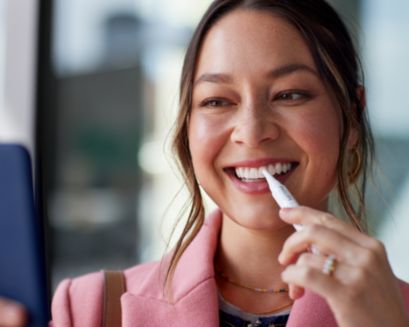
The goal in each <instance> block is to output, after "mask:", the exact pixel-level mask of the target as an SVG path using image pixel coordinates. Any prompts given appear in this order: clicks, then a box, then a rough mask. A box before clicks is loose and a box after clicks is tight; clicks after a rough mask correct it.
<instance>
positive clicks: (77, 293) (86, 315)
mask: <svg viewBox="0 0 409 327" xmlns="http://www.w3.org/2000/svg"><path fill="white" fill-rule="evenodd" d="M159 267H160V263H158V262H154V263H147V264H141V265H137V266H135V267H132V268H129V269H126V270H124V277H125V281H126V289H127V291H131V292H135V293H139V292H140V290H141V288H143V287H144V285H145V284H150V285H152V278H153V276H154V275H156V274H155V273H154V272H155V271H157V270H158V269H159ZM103 297H104V273H103V271H99V272H94V273H90V274H87V275H83V276H80V277H77V278H73V279H65V280H63V281H62V282H61V283H60V284H59V285H58V287H57V289H56V291H55V293H54V296H53V301H52V308H51V311H52V322H51V324H50V326H58V327H60V326H63V327H65V326H67V327H68V326H89V327H94V326H95V327H97V326H98V327H100V326H101V317H102V301H103Z"/></svg>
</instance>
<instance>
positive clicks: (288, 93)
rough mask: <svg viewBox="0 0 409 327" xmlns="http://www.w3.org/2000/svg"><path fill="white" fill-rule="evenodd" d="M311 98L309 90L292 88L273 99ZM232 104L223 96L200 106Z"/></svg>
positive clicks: (288, 100) (214, 106)
mask: <svg viewBox="0 0 409 327" xmlns="http://www.w3.org/2000/svg"><path fill="white" fill-rule="evenodd" d="M294 95H295V96H296V98H295V99H294V98H291V97H293V96H294ZM311 98H312V95H311V93H309V92H306V91H300V90H291V91H283V92H279V93H278V94H277V95H275V96H274V98H273V100H272V101H284V102H288V103H298V102H302V101H305V100H308V99H311ZM230 105H232V103H231V102H230V101H229V100H226V99H223V98H210V99H205V100H203V101H202V102H200V104H199V106H200V107H208V108H217V107H228V106H230Z"/></svg>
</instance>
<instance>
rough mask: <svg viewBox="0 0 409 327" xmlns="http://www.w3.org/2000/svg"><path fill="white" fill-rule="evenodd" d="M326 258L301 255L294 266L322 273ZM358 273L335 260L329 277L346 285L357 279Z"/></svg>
mask: <svg viewBox="0 0 409 327" xmlns="http://www.w3.org/2000/svg"><path fill="white" fill-rule="evenodd" d="M327 258H328V257H324V256H321V255H315V254H312V253H303V254H301V255H300V256H299V257H298V260H297V263H296V265H297V266H304V267H309V268H312V269H315V270H317V271H321V272H322V271H323V268H324V265H325V261H326V260H327ZM358 273H359V271H358V270H357V268H355V267H351V266H349V265H347V264H344V263H342V262H340V261H338V260H336V268H335V271H334V272H333V274H332V275H331V277H333V278H336V279H338V280H339V281H340V282H341V283H342V284H344V285H347V284H350V283H351V282H353V281H354V280H356V279H357V275H358Z"/></svg>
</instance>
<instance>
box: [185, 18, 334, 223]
mask: <svg viewBox="0 0 409 327" xmlns="http://www.w3.org/2000/svg"><path fill="white" fill-rule="evenodd" d="M194 80H195V82H194V88H193V102H192V108H191V116H190V121H189V144H190V151H191V155H192V160H193V166H194V170H195V174H196V177H197V179H198V181H199V183H200V184H201V186H202V187H203V189H204V190H205V191H206V193H207V194H208V195H209V196H210V197H211V198H212V199H213V201H215V203H216V204H217V205H218V206H219V208H220V209H221V210H222V212H223V213H224V215H226V216H228V217H230V218H231V219H233V220H234V221H235V222H237V223H239V224H240V225H242V226H246V227H248V228H253V229H273V228H276V227H279V226H283V224H284V223H283V222H281V221H280V220H279V219H278V218H277V212H278V211H277V206H276V204H275V202H274V200H273V199H272V198H271V195H270V192H269V190H268V186H267V183H266V182H265V180H264V179H263V178H259V177H261V175H260V171H259V168H261V167H268V169H269V170H270V172H272V173H275V174H276V175H277V176H278V178H279V179H280V180H281V181H282V182H283V183H284V184H285V185H286V186H287V187H288V188H289V190H290V191H291V192H292V193H293V195H294V196H295V198H296V199H297V200H298V202H299V203H300V204H302V205H308V206H311V207H314V208H321V209H324V208H325V206H326V202H327V196H328V193H329V192H330V191H331V189H332V188H333V187H334V184H335V177H336V163H337V159H338V155H339V139H340V121H339V117H338V114H337V110H336V107H335V102H334V100H333V98H332V97H331V96H330V93H329V91H328V90H327V89H326V87H325V85H324V83H323V82H322V80H321V78H320V76H319V74H318V72H317V68H316V67H315V64H314V61H313V58H312V56H311V53H310V51H309V49H308V47H307V44H306V43H305V41H304V40H303V39H302V37H301V35H300V34H299V32H298V31H297V30H296V29H295V28H294V27H293V26H292V25H290V24H289V23H287V22H286V21H285V20H283V19H282V18H279V17H276V16H273V15H271V14H269V13H265V12H261V11H260V12H258V11H248V10H236V11H233V12H231V13H229V14H228V15H227V16H225V17H224V18H222V19H221V20H220V21H219V22H218V23H216V24H215V25H214V26H213V27H212V28H211V29H210V31H209V32H208V33H207V35H206V37H205V39H204V43H203V46H202V48H201V52H200V56H199V58H198V62H197V67H196V73H195V78H194Z"/></svg>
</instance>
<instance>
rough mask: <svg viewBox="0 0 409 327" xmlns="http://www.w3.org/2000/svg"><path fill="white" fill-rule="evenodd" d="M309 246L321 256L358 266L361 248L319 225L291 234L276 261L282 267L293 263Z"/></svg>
mask: <svg viewBox="0 0 409 327" xmlns="http://www.w3.org/2000/svg"><path fill="white" fill-rule="evenodd" d="M311 245H314V247H315V248H316V249H317V250H318V251H319V252H320V253H322V254H333V255H335V256H336V257H337V258H338V260H340V261H343V262H347V263H348V264H349V265H352V266H354V265H359V264H360V263H361V262H362V260H361V258H362V255H361V252H363V248H362V247H360V246H359V245H357V244H356V243H354V242H352V241H351V240H350V239H349V238H346V237H345V236H344V235H342V234H340V233H338V232H337V231H334V230H332V229H329V228H326V227H324V226H321V225H307V226H304V228H303V230H301V231H299V232H297V233H294V234H292V235H291V236H290V237H289V238H288V239H287V240H286V241H285V243H284V245H283V248H282V250H281V253H280V255H279V256H278V260H279V262H280V263H281V264H282V265H288V264H289V263H291V262H294V261H295V260H296V258H297V257H298V256H299V255H300V254H301V253H303V252H306V251H307V250H308V249H309V248H310V247H311Z"/></svg>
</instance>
